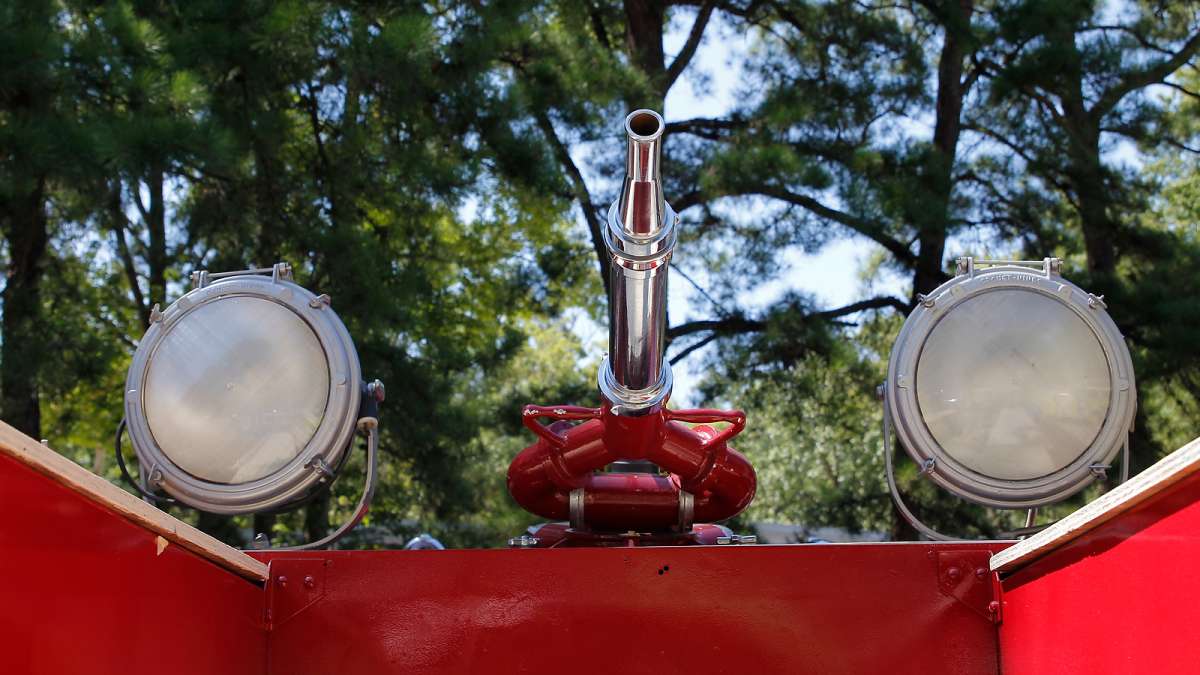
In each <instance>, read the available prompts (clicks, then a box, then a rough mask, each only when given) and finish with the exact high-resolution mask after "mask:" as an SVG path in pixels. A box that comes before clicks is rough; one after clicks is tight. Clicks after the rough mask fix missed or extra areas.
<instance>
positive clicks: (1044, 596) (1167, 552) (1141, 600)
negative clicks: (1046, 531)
mask: <svg viewBox="0 0 1200 675" xmlns="http://www.w3.org/2000/svg"><path fill="white" fill-rule="evenodd" d="M1003 586H1004V624H1003V626H1002V627H1001V630H1000V638H1001V640H1000V645H1001V650H1000V651H1001V654H1002V656H1003V671H1004V673H1005V675H1031V674H1034V673H1056V674H1057V675H1085V674H1086V675H1091V674H1093V673H1106V674H1110V673H1111V674H1120V673H1155V674H1159V675H1171V674H1176V673H1178V674H1183V673H1188V674H1191V673H1198V672H1200V621H1197V620H1196V615H1197V607H1198V606H1200V473H1198V474H1193V475H1192V476H1190V477H1189V478H1185V479H1184V480H1182V481H1180V482H1179V483H1178V484H1176V485H1174V486H1172V487H1171V488H1169V489H1168V490H1167V491H1165V492H1163V493H1161V494H1158V495H1155V496H1154V497H1152V498H1151V499H1149V500H1148V501H1146V502H1143V503H1142V504H1141V505H1139V506H1137V507H1135V508H1134V509H1133V510H1131V511H1128V512H1126V513H1123V514H1121V515H1118V516H1116V518H1114V519H1113V520H1110V521H1108V522H1107V523H1104V524H1102V525H1100V526H1099V527H1098V528H1096V529H1094V530H1092V531H1090V532H1087V533H1085V534H1083V535H1082V536H1080V537H1079V538H1077V539H1075V540H1074V541H1072V542H1071V543H1070V544H1068V545H1067V546H1065V547H1063V548H1060V549H1057V550H1055V551H1053V552H1051V553H1049V554H1048V555H1047V556H1045V557H1044V558H1041V559H1038V560H1035V561H1033V562H1032V563H1031V564H1030V565H1028V566H1027V567H1025V568H1023V569H1021V570H1019V571H1018V572H1016V573H1015V574H1013V575H1012V576H1011V577H1010V578H1008V579H1005V580H1004V582H1003Z"/></svg>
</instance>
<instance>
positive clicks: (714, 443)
mask: <svg viewBox="0 0 1200 675" xmlns="http://www.w3.org/2000/svg"><path fill="white" fill-rule="evenodd" d="M611 409H612V404H611V403H605V405H604V406H602V407H601V408H581V407H577V406H526V407H525V410H524V415H523V418H524V421H525V425H526V426H527V427H529V429H530V430H532V431H533V432H534V433H536V434H537V435H538V436H539V440H538V442H537V443H535V444H534V445H531V446H530V447H528V448H526V449H525V450H524V451H522V452H521V454H519V455H517V457H516V459H514V460H513V462H512V465H511V466H510V467H509V470H508V489H509V492H511V493H512V496H513V498H514V499H515V500H516V501H517V503H518V504H520V505H521V506H522V507H524V508H525V509H526V510H528V511H530V512H532V513H535V514H537V515H539V516H542V517H543V518H549V519H551V520H566V519H567V518H569V517H570V507H569V495H570V493H571V491H572V490H575V489H577V488H582V489H583V495H584V513H585V514H586V515H585V519H586V525H587V526H588V528H590V529H594V530H598V531H626V530H637V531H648V532H656V531H658V532H661V531H667V530H671V529H672V528H677V526H678V524H679V520H680V518H679V512H680V507H679V493H680V490H684V491H687V492H690V493H691V494H692V495H694V496H695V507H694V519H695V520H697V521H720V520H725V519H727V518H731V517H733V516H735V515H737V514H738V513H741V511H742V510H743V509H745V508H746V506H748V505H749V504H750V502H751V500H753V499H754V490H755V486H756V484H757V479H756V477H755V474H754V468H753V467H751V466H750V462H749V461H747V460H746V458H745V457H744V456H742V455H741V453H739V452H737V451H736V450H734V449H733V448H731V447H729V445H728V441H729V440H730V439H732V438H733V437H734V436H736V435H737V434H738V433H740V432H741V431H742V429H744V428H745V425H746V415H745V413H743V412H741V411H740V410H734V411H724V410H668V409H666V408H661V409H658V410H655V411H654V412H651V413H649V414H646V415H641V416H636V417H633V416H625V415H614V414H612V412H611ZM542 418H549V419H553V420H559V421H564V420H571V421H581V423H580V424H577V425H575V426H572V427H569V428H565V429H563V428H561V427H559V426H557V423H556V424H555V425H551V426H543V425H542V424H541V422H540V421H539V420H540V419H542ZM715 422H726V423H728V425H729V426H727V427H725V428H724V429H722V430H720V431H717V430H715V429H714V428H712V427H710V426H705V425H706V424H711V423H715ZM688 423H690V424H699V425H700V426H695V427H691V426H688ZM639 459H644V460H649V461H651V462H653V463H654V464H656V465H658V466H659V467H662V468H663V469H665V470H667V471H669V472H670V474H671V475H670V476H658V475H652V474H647V473H629V474H612V473H609V474H604V473H595V472H596V471H598V470H600V469H603V468H604V467H605V466H607V465H609V464H611V463H613V462H615V461H618V460H639Z"/></svg>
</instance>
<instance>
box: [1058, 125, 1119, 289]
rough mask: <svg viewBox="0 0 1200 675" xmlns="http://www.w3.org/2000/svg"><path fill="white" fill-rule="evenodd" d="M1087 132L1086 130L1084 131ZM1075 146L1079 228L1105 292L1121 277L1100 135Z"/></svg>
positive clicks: (1073, 180) (1089, 136) (1093, 273)
mask: <svg viewBox="0 0 1200 675" xmlns="http://www.w3.org/2000/svg"><path fill="white" fill-rule="evenodd" d="M1081 131H1086V130H1081ZM1081 140H1082V141H1083V142H1082V143H1079V142H1077V143H1078V145H1076V143H1073V144H1072V145H1073V146H1075V147H1073V152H1072V153H1071V169H1070V170H1069V171H1068V172H1067V177H1068V180H1070V182H1071V187H1072V188H1074V191H1075V198H1076V200H1077V204H1078V207H1079V225H1080V228H1081V229H1082V230H1083V245H1084V250H1085V251H1086V252H1087V266H1088V272H1090V273H1091V276H1092V283H1093V284H1094V285H1096V288H1098V289H1101V290H1103V289H1104V288H1105V287H1106V286H1107V285H1108V284H1109V282H1111V281H1112V280H1113V279H1114V278H1115V277H1116V273H1117V246H1116V235H1117V223H1116V222H1115V221H1114V220H1113V218H1112V216H1111V214H1110V211H1109V190H1108V186H1107V181H1106V180H1105V177H1104V167H1103V166H1102V165H1101V163H1100V135H1099V134H1098V133H1095V134H1087V135H1086V136H1085V138H1084V139H1081Z"/></svg>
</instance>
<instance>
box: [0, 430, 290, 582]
mask: <svg viewBox="0 0 1200 675" xmlns="http://www.w3.org/2000/svg"><path fill="white" fill-rule="evenodd" d="M0 453H3V454H5V455H8V456H11V457H13V458H14V459H16V460H17V461H18V462H21V463H22V464H25V465H26V466H28V467H30V468H31V469H33V470H34V471H37V472H38V473H41V474H43V475H45V476H47V477H49V478H50V479H51V480H54V481H56V482H58V483H60V484H61V485H63V486H65V487H67V488H70V489H71V490H74V491H75V492H78V493H80V494H82V495H84V496H86V497H87V498H88V499H90V500H92V501H94V502H96V503H98V504H100V505H101V506H103V507H104V508H106V509H108V510H110V511H112V512H114V513H116V514H117V515H119V516H121V517H122V518H125V519H127V520H130V521H133V522H134V523H136V524H138V525H140V526H142V527H144V528H146V529H147V530H149V531H151V532H154V533H156V534H158V535H159V536H161V537H162V538H164V539H166V540H167V541H169V542H172V543H174V544H178V545H179V546H182V547H183V548H186V549H187V550H189V551H191V552H193V553H195V554H196V555H199V556H200V557H202V558H205V559H207V560H210V561H212V562H213V563H215V564H217V565H219V566H221V567H223V568H225V569H227V570H229V571H230V572H233V573H235V574H237V575H238V576H241V577H244V578H246V579H249V580H251V581H263V582H265V581H267V579H268V578H269V573H268V572H267V565H266V563H263V562H261V561H259V560H255V559H254V558H251V557H250V556H248V555H246V554H245V553H243V552H241V551H239V550H237V549H235V548H233V547H232V546H229V545H228V544H225V543H223V542H221V541H218V540H216V539H214V538H213V537H211V536H209V535H207V534H205V533H203V532H201V531H200V530H197V529H196V528H194V527H192V526H191V525H188V524H187V523H185V522H183V521H181V520H179V519H178V518H175V517H173V516H171V515H170V514H167V513H164V512H163V511H160V510H159V509H157V508H155V507H153V506H151V505H149V504H147V503H146V502H144V501H142V500H141V499H138V498H137V497H134V496H133V495H131V494H129V493H128V492H126V491H124V490H122V489H121V488H119V487H117V486H116V485H113V484H112V483H110V482H108V481H107V480H104V479H103V478H101V477H100V476H97V475H96V474H94V473H92V472H91V471H88V470H87V469H85V468H83V467H82V466H79V465H78V464H76V463H75V462H72V461H71V460H69V459H67V458H66V457H63V456H62V455H60V454H58V453H57V452H55V451H54V450H52V449H50V448H48V447H46V446H44V445H42V444H41V443H39V442H37V441H35V440H33V439H32V438H30V437H28V436H26V435H25V434H23V433H21V432H20V431H17V430H16V429H14V428H12V427H11V426H9V425H8V424H5V423H4V422H0Z"/></svg>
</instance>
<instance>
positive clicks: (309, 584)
mask: <svg viewBox="0 0 1200 675" xmlns="http://www.w3.org/2000/svg"><path fill="white" fill-rule="evenodd" d="M304 585H305V587H307V588H312V587H313V586H316V585H317V580H316V579H314V578H313V577H312V575H311V574H309V575H308V576H306V577H304Z"/></svg>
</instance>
